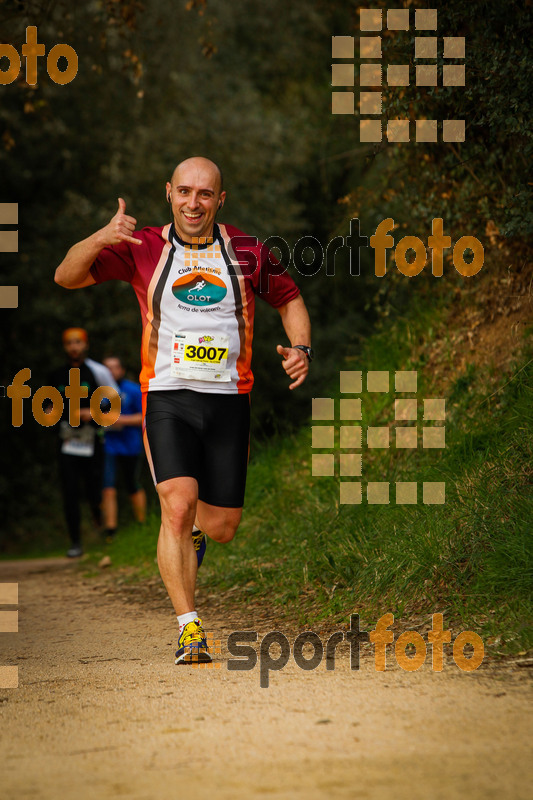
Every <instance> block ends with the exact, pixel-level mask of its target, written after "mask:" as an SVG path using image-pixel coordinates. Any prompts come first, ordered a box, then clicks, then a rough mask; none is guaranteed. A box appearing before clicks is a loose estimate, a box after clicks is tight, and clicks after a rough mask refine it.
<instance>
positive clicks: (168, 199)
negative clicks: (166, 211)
mask: <svg viewBox="0 0 533 800" xmlns="http://www.w3.org/2000/svg"><path fill="white" fill-rule="evenodd" d="M167 203H170V192H169V193H168V194H167Z"/></svg>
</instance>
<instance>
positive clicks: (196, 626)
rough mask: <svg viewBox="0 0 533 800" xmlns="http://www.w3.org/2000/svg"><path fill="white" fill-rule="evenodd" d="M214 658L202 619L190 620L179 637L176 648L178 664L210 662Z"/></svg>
mask: <svg viewBox="0 0 533 800" xmlns="http://www.w3.org/2000/svg"><path fill="white" fill-rule="evenodd" d="M212 660H213V659H212V658H211V656H210V655H209V648H208V646H207V640H206V637H205V631H204V629H203V628H202V620H201V619H198V618H196V619H193V621H192V622H188V623H187V625H185V627H184V629H183V630H182V632H181V635H180V638H179V639H178V649H177V650H176V661H175V662H174V663H176V664H209V663H210V662H211V661H212Z"/></svg>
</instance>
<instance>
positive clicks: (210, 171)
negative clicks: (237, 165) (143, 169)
mask: <svg viewBox="0 0 533 800" xmlns="http://www.w3.org/2000/svg"><path fill="white" fill-rule="evenodd" d="M220 184H221V179H220V171H219V169H218V167H217V165H216V164H215V163H213V161H209V159H207V158H188V159H187V160H186V161H182V163H181V164H178V166H177V167H176V169H175V170H174V174H173V175H172V181H171V182H170V183H167V185H166V192H167V195H170V202H171V204H172V214H173V216H174V225H175V228H176V233H177V234H178V236H180V237H181V238H182V239H183V240H184V241H185V242H192V241H193V239H194V238H197V237H204V236H205V237H212V236H213V225H214V222H215V216H216V213H217V211H218V207H219V204H220V203H222V205H223V204H224V199H225V197H226V192H222V191H221V185H220Z"/></svg>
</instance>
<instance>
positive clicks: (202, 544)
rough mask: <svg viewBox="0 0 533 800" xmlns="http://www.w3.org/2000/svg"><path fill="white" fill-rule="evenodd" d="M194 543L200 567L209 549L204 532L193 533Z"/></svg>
mask: <svg viewBox="0 0 533 800" xmlns="http://www.w3.org/2000/svg"><path fill="white" fill-rule="evenodd" d="M192 543H193V545H194V549H195V550H196V558H197V559H198V566H200V564H201V563H202V561H203V560H204V556H205V551H206V548H207V536H206V535H205V533H202V531H193V532H192Z"/></svg>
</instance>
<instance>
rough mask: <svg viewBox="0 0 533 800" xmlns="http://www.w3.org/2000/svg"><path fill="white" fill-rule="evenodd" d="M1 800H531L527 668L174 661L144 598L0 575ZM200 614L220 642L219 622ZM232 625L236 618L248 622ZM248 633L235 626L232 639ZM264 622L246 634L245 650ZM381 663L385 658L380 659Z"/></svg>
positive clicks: (171, 632) (17, 573)
mask: <svg viewBox="0 0 533 800" xmlns="http://www.w3.org/2000/svg"><path fill="white" fill-rule="evenodd" d="M9 581H16V582H18V583H19V606H18V608H19V632H18V633H16V634H15V633H11V634H8V633H2V634H0V646H1V648H0V654H1V657H0V664H2V665H18V666H19V688H17V689H0V723H1V733H2V745H1V754H0V769H1V777H0V796H1V797H2V800H15V798H16V799H17V800H21V798H26V797H32V798H33V799H34V800H74V799H76V800H89V798H91V800H93V798H98V799H99V800H107V799H108V798H132V800H153V799H155V798H157V799H158V800H166V798H169V799H170V798H172V800H174V798H180V797H186V798H192V800H196V798H205V797H213V798H222V799H223V800H224V799H225V798H256V797H257V798H268V797H275V798H291V799H292V798H311V800H313V799H314V798H330V797H332V798H373V799H374V798H375V799H376V800H381V798H391V797H394V798H396V799H397V800H403V799H404V798H409V799H410V800H413V799H415V800H416V799H417V798H420V800H427V798H436V799H437V800H438V799H440V798H445V799H446V800H455V798H466V797H468V798H469V800H474V798H483V800H487V798H498V800H502V798H509V800H511V799H512V800H520V799H521V798H524V800H525V798H529V797H530V789H529V786H528V783H529V781H530V779H531V768H530V766H529V764H530V762H531V752H530V744H529V743H530V741H531V734H532V730H531V724H530V723H528V716H529V719H530V718H531V716H530V715H528V704H529V703H530V699H531V690H530V685H529V683H528V676H527V675H526V673H527V672H528V670H525V669H523V670H520V669H517V668H514V669H509V668H504V669H501V670H486V669H483V668H482V669H480V670H478V671H477V672H475V673H471V674H467V673H462V672H460V671H459V669H458V668H457V667H455V666H454V665H453V663H452V664H451V665H448V666H446V667H445V669H444V670H443V672H442V673H433V672H431V670H430V669H428V668H427V665H428V662H429V659H428V661H427V662H426V665H425V666H424V667H423V668H422V669H421V670H420V671H419V672H415V673H407V672H404V671H403V670H401V669H400V668H398V667H397V666H394V668H391V669H387V671H386V672H385V673H377V672H376V671H375V669H374V660H373V657H372V658H371V657H370V656H367V657H363V658H362V659H361V668H360V670H359V671H351V670H350V663H349V658H348V655H347V653H345V654H344V655H342V656H341V657H340V658H339V659H338V661H337V665H336V669H335V670H334V671H329V672H326V669H325V664H324V663H322V664H321V665H320V666H319V667H318V668H317V669H316V670H314V671H312V672H309V671H308V672H305V671H303V670H300V669H299V668H298V667H297V666H296V664H295V663H294V660H293V659H292V657H291V659H290V661H289V663H288V665H287V667H286V668H285V669H284V670H283V671H280V672H277V673H272V674H271V676H270V686H269V688H268V689H262V688H260V686H259V669H258V668H256V669H254V670H252V671H247V672H234V671H228V669H227V653H225V648H224V646H223V649H222V655H220V656H218V662H219V663H220V665H221V666H220V668H218V669H214V668H213V669H209V670H206V669H204V670H199V669H188V668H183V667H180V668H178V667H175V666H174V663H173V652H174V649H175V644H176V642H175V628H174V623H173V618H172V615H171V614H170V610H169V605H168V601H165V600H164V599H162V598H161V599H160V598H159V596H158V595H157V594H156V595H155V597H152V599H151V600H150V601H144V602H143V603H142V604H139V603H136V602H131V600H130V601H128V599H127V597H126V596H124V595H123V594H121V593H117V592H112V591H111V589H110V586H109V584H108V583H106V582H105V580H99V581H95V580H93V579H84V578H83V575H82V573H80V571H79V569H77V568H73V567H72V565H67V564H65V562H63V561H62V560H58V561H55V562H50V561H49V562H26V564H24V565H22V566H21V563H20V562H19V563H18V564H15V563H11V564H10V563H3V564H0V583H4V582H9ZM210 602H211V606H212V607H211V608H208V609H206V608H205V604H203V605H202V608H203V611H204V614H205V611H206V610H207V611H208V614H205V618H206V619H207V618H209V623H210V629H211V630H213V631H214V632H215V634H216V636H217V637H219V638H220V639H221V640H222V642H223V644H224V641H225V638H227V635H228V633H229V629H228V627H227V622H226V623H225V622H224V620H223V619H217V617H216V606H214V604H213V601H210ZM246 622H249V621H248V620H246ZM245 627H246V625H243V628H245ZM267 630H268V627H264V628H263V629H258V632H259V639H260V640H261V638H262V637H263V636H264V634H265V633H266V632H267ZM390 660H392V659H390Z"/></svg>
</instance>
